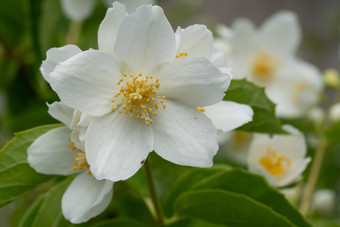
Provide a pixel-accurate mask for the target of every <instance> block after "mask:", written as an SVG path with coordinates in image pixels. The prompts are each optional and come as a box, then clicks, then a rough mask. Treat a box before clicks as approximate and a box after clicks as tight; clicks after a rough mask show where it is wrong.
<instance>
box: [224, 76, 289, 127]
mask: <svg viewBox="0 0 340 227" xmlns="http://www.w3.org/2000/svg"><path fill="white" fill-rule="evenodd" d="M224 100H226V101H233V102H237V103H242V104H246V105H249V106H250V107H251V108H252V109H253V111H254V116H253V121H252V122H249V123H247V124H245V125H243V126H241V127H240V128H238V129H239V130H242V131H248V132H263V133H285V131H284V130H283V129H282V128H281V122H280V120H279V119H278V118H277V117H276V116H275V104H274V103H273V102H272V101H271V100H270V99H269V98H268V97H267V96H266V94H265V91H264V88H261V87H258V86H256V85H254V84H253V83H251V82H248V81H247V80H245V79H243V80H232V81H231V84H230V86H229V88H228V90H227V92H226V95H225V97H224Z"/></svg>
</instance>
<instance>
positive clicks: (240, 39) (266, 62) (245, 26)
mask: <svg viewBox="0 0 340 227" xmlns="http://www.w3.org/2000/svg"><path fill="white" fill-rule="evenodd" d="M232 29H233V34H232V51H231V52H232V54H231V59H230V63H231V67H232V68H233V73H234V76H235V78H244V77H246V78H247V79H248V80H250V81H252V82H254V83H256V84H258V85H261V86H265V87H266V93H267V95H268V97H269V98H270V99H272V100H273V101H274V102H275V103H276V104H277V114H278V115H279V116H282V117H300V116H301V115H302V114H304V113H306V111H307V110H308V109H309V108H310V107H312V106H313V105H315V104H316V103H317V101H318V99H319V93H320V91H321V89H322V79H321V75H320V72H319V70H318V69H317V68H315V67H314V66H313V65H311V64H309V63H306V62H304V61H301V60H298V59H296V57H295V54H296V51H297V47H298V45H299V42H300V40H301V34H300V33H301V32H300V27H299V24H298V21H297V18H296V15H295V14H294V13H292V12H288V11H281V12H278V13H276V14H274V15H273V16H272V17H270V18H269V19H268V20H267V21H265V22H264V24H263V25H262V26H261V28H260V29H259V30H256V28H255V26H254V25H253V23H251V22H250V21H248V20H246V19H239V20H237V21H236V22H235V23H234V24H233V26H232Z"/></svg>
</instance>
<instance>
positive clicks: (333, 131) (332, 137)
mask: <svg viewBox="0 0 340 227" xmlns="http://www.w3.org/2000/svg"><path fill="white" fill-rule="evenodd" d="M339 135H340V121H339V122H337V123H335V124H333V125H332V126H330V127H329V128H328V129H327V131H326V133H325V136H326V138H327V141H328V143H329V144H332V145H334V144H339Z"/></svg>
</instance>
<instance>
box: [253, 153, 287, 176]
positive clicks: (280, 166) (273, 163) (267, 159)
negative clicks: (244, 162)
mask: <svg viewBox="0 0 340 227" xmlns="http://www.w3.org/2000/svg"><path fill="white" fill-rule="evenodd" d="M259 164H260V165H261V166H262V167H264V168H265V169H266V170H267V171H268V173H270V174H271V175H272V176H274V177H281V176H282V175H283V174H284V173H285V172H286V170H287V168H288V167H289V166H290V165H291V160H290V158H288V157H286V156H278V155H277V153H276V150H274V149H272V148H270V147H269V148H268V149H267V152H266V154H265V155H264V156H262V158H261V159H260V160H259Z"/></svg>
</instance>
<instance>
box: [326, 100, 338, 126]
mask: <svg viewBox="0 0 340 227" xmlns="http://www.w3.org/2000/svg"><path fill="white" fill-rule="evenodd" d="M328 115H329V119H330V120H331V121H332V122H338V121H340V102H338V103H335V104H334V105H332V106H331V107H330V108H329V112H328Z"/></svg>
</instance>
